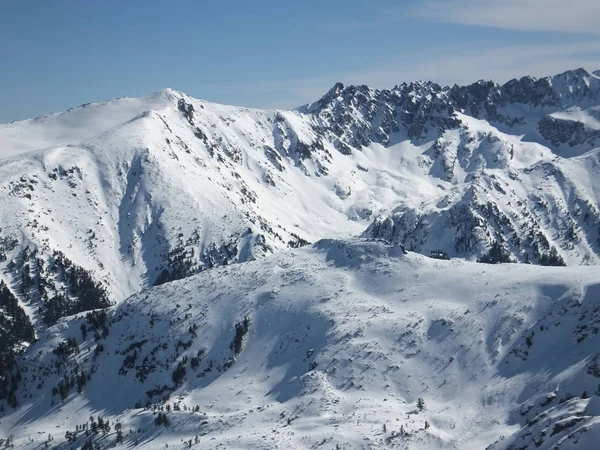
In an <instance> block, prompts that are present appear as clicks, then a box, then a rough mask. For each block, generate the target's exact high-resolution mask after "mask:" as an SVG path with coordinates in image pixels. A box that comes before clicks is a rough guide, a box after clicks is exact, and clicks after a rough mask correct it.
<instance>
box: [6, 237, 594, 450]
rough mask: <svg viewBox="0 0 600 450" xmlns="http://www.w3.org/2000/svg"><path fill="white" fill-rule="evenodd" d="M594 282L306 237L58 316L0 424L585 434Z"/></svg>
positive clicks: (237, 441)
mask: <svg viewBox="0 0 600 450" xmlns="http://www.w3.org/2000/svg"><path fill="white" fill-rule="evenodd" d="M599 296H600V285H598V270H597V268H596V267H566V268H565V267H540V266H534V265H514V264H505V265H483V264H477V263H473V262H463V261H460V260H452V261H438V260H435V259H431V258H428V257H425V256H422V255H419V254H415V253H408V254H406V253H405V251H404V249H403V248H402V247H401V246H399V245H388V244H384V243H382V242H377V241H360V240H358V241H357V240H350V241H336V240H324V241H318V242H317V243H316V244H314V245H313V246H310V247H304V248H302V249H295V250H290V251H287V252H283V253H280V254H277V255H273V256H269V257H267V258H264V259H261V260H257V261H254V262H249V263H243V264H236V265H231V266H228V267H221V268H215V269H213V270H209V271H205V272H203V273H201V274H199V275H196V276H193V277H191V278H186V279H184V280H180V281H175V282H171V283H167V284H165V285H163V286H159V287H156V288H153V289H151V290H148V291H145V292H141V293H139V294H136V295H134V296H132V297H130V298H128V299H127V300H125V301H124V302H122V303H120V304H119V305H118V306H116V307H114V308H109V309H108V310H106V311H99V312H98V311H97V312H94V313H87V315H86V314H85V313H82V314H79V315H77V316H75V317H71V318H69V319H62V320H61V321H59V323H58V324H57V325H55V326H53V327H51V328H49V329H48V330H46V331H44V332H43V333H42V334H41V335H40V336H39V341H38V342H37V343H36V344H34V345H33V346H32V347H31V348H30V349H29V351H28V353H27V355H28V356H27V359H25V360H23V361H22V362H21V363H20V375H21V381H20V385H21V386H22V387H21V389H20V390H19V393H18V403H19V405H20V407H19V408H18V409H16V410H13V409H11V408H7V410H6V412H5V416H4V417H3V418H2V419H1V423H0V430H1V431H2V432H3V433H5V436H6V435H9V434H11V433H12V434H14V436H15V439H14V443H15V446H16V447H17V448H25V449H30V448H31V449H33V448H39V446H40V445H43V444H44V442H48V444H49V445H51V446H52V447H56V448H65V449H66V448H70V447H79V446H82V445H84V444H85V443H86V442H88V441H94V442H95V443H97V444H98V445H99V446H101V448H105V447H107V446H108V447H112V446H113V445H116V446H117V447H121V446H122V447H123V448H129V447H132V446H138V445H139V446H141V447H146V448H164V447H165V446H166V445H167V444H168V447H169V448H188V447H190V446H191V447H194V448H282V449H283V448H286V449H292V448H336V447H337V448H388V447H392V448H410V449H424V448H460V449H483V448H486V447H487V446H488V445H491V447H490V448H492V449H509V448H513V449H514V448H522V449H534V448H558V447H560V448H561V449H571V448H579V449H591V448H594V447H593V444H594V443H595V442H597V439H598V437H599V436H600V417H599V416H600V409H599V405H600V397H598V395H599V394H600V391H599V390H598V386H599V383H600V379H599V377H600V365H599V364H600V356H599V355H600V354H599V353H598V348H599V346H598V344H599V337H598V330H599V327H600V304H599V303H598V299H599ZM419 398H421V399H423V402H422V403H421V402H419ZM419 403H420V404H421V406H422V408H419V406H418V404H419ZM90 416H93V417H94V419H93V420H91V419H90ZM165 416H166V419H165ZM100 417H102V423H103V424H104V423H105V422H106V421H108V422H109V427H110V429H108V428H107V429H106V430H105V431H103V427H99V426H98V422H99V420H100ZM117 424H120V425H117ZM118 428H120V430H121V433H122V436H120V437H119V434H118V431H119V430H118ZM94 430H95V431H94ZM121 439H122V442H120V443H119V442H118V441H120V440H121ZM69 440H71V441H72V444H69V443H68V441H69ZM190 442H191V445H190ZM87 445H89V444H87ZM553 445H556V447H552V446H553Z"/></svg>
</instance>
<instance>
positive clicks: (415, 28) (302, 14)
mask: <svg viewBox="0 0 600 450" xmlns="http://www.w3.org/2000/svg"><path fill="white" fill-rule="evenodd" d="M596 3H598V4H600V2H597V0H592V1H590V0H574V1H571V2H566V1H564V0H495V1H494V2H491V1H488V0H485V1H484V0H432V1H415V0H405V1H403V0H397V1H375V0H373V1H358V0H344V1H342V0H331V1H327V0H320V1H311V0H305V1H301V2H287V1H281V0H278V1H271V0H264V1H261V0H258V1H254V2H249V1H244V2H242V1H232V0H230V1H192V0H185V1H177V0H173V1H169V2H167V1H155V0H145V1H138V0H118V1H117V0H99V1H83V0H53V1H45V0H39V1H30V0H18V1H16V0H13V1H9V0H0V123H4V122H9V121H11V120H15V119H23V118H29V117H34V116H38V115H40V114H44V113H49V112H56V111H61V110H64V109H67V108H69V107H72V106H77V105H79V104H82V103H86V102H94V101H103V100H108V99H113V98H117V97H120V96H129V97H137V96H144V95H149V94H150V93H152V92H154V91H157V90H160V89H163V88H166V87H171V88H174V89H177V90H180V91H184V92H186V93H188V94H190V95H192V96H194V97H198V98H204V99H207V100H211V101H216V102H221V103H229V104H236V105H244V106H251V107H294V106H297V105H300V104H303V103H306V102H309V101H313V100H316V99H317V98H318V97H320V96H321V95H322V94H323V93H324V92H325V91H326V90H327V89H328V88H329V87H331V86H332V85H333V84H334V83H335V82H336V81H342V82H343V83H345V84H368V85H371V86H373V87H392V86H394V85H395V84H399V83H401V82H403V81H410V80H412V79H432V80H435V81H438V82H440V83H442V84H446V83H453V82H470V81H475V80H477V79H481V78H494V79H496V80H498V81H506V80H507V79H509V78H511V77H514V76H518V75H522V74H528V73H530V74H533V75H536V76H543V75H547V74H552V73H556V72H559V71H562V70H566V69H568V68H575V67H579V66H583V67H585V68H586V69H588V70H596V69H600V32H599V29H600V19H598V17H600V7H599V6H597V5H596Z"/></svg>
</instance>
